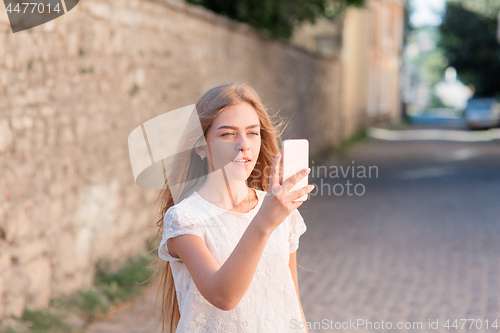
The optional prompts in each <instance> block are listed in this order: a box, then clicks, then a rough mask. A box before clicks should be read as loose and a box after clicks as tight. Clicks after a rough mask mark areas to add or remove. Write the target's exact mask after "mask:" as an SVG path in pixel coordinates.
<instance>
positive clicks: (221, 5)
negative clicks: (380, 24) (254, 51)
mask: <svg viewBox="0 0 500 333" xmlns="http://www.w3.org/2000/svg"><path fill="white" fill-rule="evenodd" d="M187 1H188V2H191V3H194V4H199V5H202V6H204V7H206V8H208V9H210V10H213V11H214V12H216V13H218V14H221V15H225V16H228V17H230V18H232V19H234V20H237V21H241V22H245V23H248V24H250V25H252V26H254V27H255V28H257V29H259V30H261V31H262V32H263V33H264V34H266V35H269V36H272V37H282V38H290V37H291V35H292V33H293V29H294V27H295V26H297V25H298V24H300V23H303V22H305V21H309V22H311V23H314V21H315V19H316V18H317V17H319V16H326V17H330V18H331V17H334V16H336V15H338V13H340V12H342V10H343V8H345V6H348V5H352V6H362V5H363V3H364V0H187Z"/></svg>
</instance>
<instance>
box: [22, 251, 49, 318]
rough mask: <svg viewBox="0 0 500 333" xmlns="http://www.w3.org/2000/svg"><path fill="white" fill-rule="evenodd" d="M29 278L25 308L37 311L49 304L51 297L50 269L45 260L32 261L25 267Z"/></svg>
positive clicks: (47, 261)
mask: <svg viewBox="0 0 500 333" xmlns="http://www.w3.org/2000/svg"><path fill="white" fill-rule="evenodd" d="M26 271H27V272H28V276H29V287H28V293H27V296H28V297H27V306H28V307H29V308H31V309H39V308H41V307H45V306H47V305H48V304H49V301H50V296H51V288H50V282H51V278H52V268H51V266H50V262H49V260H48V259H47V258H41V259H37V260H34V261H33V262H31V263H30V264H28V265H26Z"/></svg>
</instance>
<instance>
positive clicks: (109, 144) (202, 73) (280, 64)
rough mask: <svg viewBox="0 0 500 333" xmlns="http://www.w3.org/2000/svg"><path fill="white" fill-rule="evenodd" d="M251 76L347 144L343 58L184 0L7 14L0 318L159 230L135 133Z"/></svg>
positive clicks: (2, 26)
mask: <svg viewBox="0 0 500 333" xmlns="http://www.w3.org/2000/svg"><path fill="white" fill-rule="evenodd" d="M235 80H239V81H247V82H249V83H250V84H252V85H253V86H254V87H255V88H256V90H257V91H258V92H260V93H261V95H262V97H263V100H264V102H265V103H267V104H268V105H269V106H270V107H271V109H273V110H278V109H280V110H281V115H282V116H283V117H285V118H286V119H288V120H290V126H289V130H288V131H287V132H286V136H288V137H306V138H309V139H310V141H311V151H312V153H318V152H320V151H322V150H323V149H325V148H326V147H328V146H329V145H331V144H334V143H338V142H339V141H340V140H341V139H342V138H341V137H340V134H339V133H340V131H339V129H340V128H341V127H342V126H343V124H341V123H340V121H339V118H338V113H339V112H338V111H339V110H338V108H339V89H340V88H339V87H340V83H339V82H340V80H339V64H338V63H337V62H336V61H334V60H327V59H323V58H321V57H319V56H317V55H314V54H310V53H307V52H305V51H302V50H299V49H298V48H295V47H293V46H290V45H289V44H287V43H285V42H282V41H276V40H270V39H266V38H264V37H262V36H261V35H259V34H258V33H257V32H256V31H255V30H254V29H252V28H250V27H248V26H246V25H244V24H239V23H235V22H232V21H230V20H227V19H225V18H222V17H219V16H217V15H214V14H212V13H210V12H208V11H206V10H204V9H202V8H199V7H196V6H192V5H187V4H185V3H183V2H178V1H173V0H163V1H150V0H142V1H138V0H120V1H118V0H114V1H97V0H85V1H80V4H79V5H78V6H77V7H76V8H75V9H73V10H72V11H71V12H69V13H68V14H66V15H64V16H62V17H60V18H58V19H56V20H55V21H52V22H49V23H47V24H45V25H42V26H39V27H35V28H33V29H30V30H27V31H23V32H19V33H16V34H13V33H11V29H10V27H9V24H8V20H7V15H6V13H5V11H3V10H2V11H0V170H1V173H0V318H6V317H9V316H19V315H20V314H21V313H22V311H23V308H24V307H30V308H39V307H43V306H46V305H47V304H48V302H49V299H50V298H52V297H57V296H59V295H63V294H67V293H70V292H73V291H75V290H78V289H81V288H85V287H87V286H89V285H90V284H91V282H92V278H93V274H94V265H95V262H96V261H97V260H99V259H100V258H108V259H109V260H111V261H112V262H115V263H117V264H119V263H121V262H123V260H124V259H125V258H126V257H129V256H134V255H136V254H137V253H139V252H141V251H143V250H144V249H146V247H147V240H148V239H149V238H150V237H151V236H152V235H154V234H155V231H156V226H155V220H156V215H155V212H154V201H155V199H156V196H157V192H156V191H149V190H143V189H141V188H139V187H137V186H136V185H135V183H134V180H133V177H132V171H131V167H130V162H129V156H128V148H127V137H128V134H129V133H130V132H131V130H132V129H134V128H135V127H136V126H138V125H139V124H141V123H142V122H144V121H146V120H148V119H151V118H152V117H154V116H156V115H159V114H162V113H164V112H166V111H169V110H173V109H176V108H179V107H182V106H185V105H188V104H192V103H194V102H196V100H197V98H199V96H200V95H201V94H202V93H203V92H204V91H206V90H207V89H208V88H210V87H212V86H214V85H218V84H221V83H226V82H230V81H235Z"/></svg>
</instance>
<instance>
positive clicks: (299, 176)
mask: <svg viewBox="0 0 500 333" xmlns="http://www.w3.org/2000/svg"><path fill="white" fill-rule="evenodd" d="M309 172H311V169H309V168H307V169H303V170H302V171H299V172H297V173H296V174H294V175H293V176H291V177H290V178H288V179H287V180H286V181H285V182H284V183H283V187H284V188H285V190H286V191H290V189H291V188H292V187H293V186H294V185H295V184H297V183H298V182H299V181H300V180H301V179H302V178H304V177H305V176H307V175H308V174H309Z"/></svg>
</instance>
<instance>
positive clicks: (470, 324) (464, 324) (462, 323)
mask: <svg viewBox="0 0 500 333" xmlns="http://www.w3.org/2000/svg"><path fill="white" fill-rule="evenodd" d="M483 325H484V328H486V329H489V328H494V329H498V327H499V326H498V319H495V320H494V321H493V322H490V321H488V319H485V320H481V319H455V320H454V321H453V323H451V320H450V319H448V320H446V322H445V323H444V327H445V328H447V329H453V328H454V329H458V328H460V329H462V330H463V329H469V330H470V329H482V328H483Z"/></svg>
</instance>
